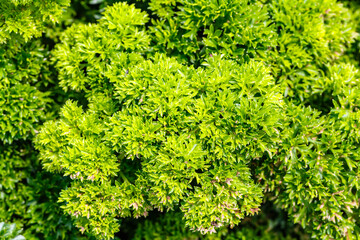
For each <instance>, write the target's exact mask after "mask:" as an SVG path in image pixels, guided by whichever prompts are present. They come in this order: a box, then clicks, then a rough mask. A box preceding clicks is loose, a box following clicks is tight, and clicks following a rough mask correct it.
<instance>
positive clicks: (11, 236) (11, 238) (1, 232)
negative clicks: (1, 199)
mask: <svg viewBox="0 0 360 240" xmlns="http://www.w3.org/2000/svg"><path fill="white" fill-rule="evenodd" d="M20 233H21V230H18V229H17V228H16V224H15V223H13V224H8V223H4V222H0V237H1V239H4V240H24V239H25V238H24V237H23V236H22V235H19V234H20Z"/></svg>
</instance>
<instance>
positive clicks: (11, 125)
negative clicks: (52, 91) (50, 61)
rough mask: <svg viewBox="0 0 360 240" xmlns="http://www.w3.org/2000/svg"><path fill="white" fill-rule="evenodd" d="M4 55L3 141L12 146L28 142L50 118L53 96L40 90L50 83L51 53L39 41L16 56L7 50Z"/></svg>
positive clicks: (0, 75) (0, 78)
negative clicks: (45, 67)
mask: <svg viewBox="0 0 360 240" xmlns="http://www.w3.org/2000/svg"><path fill="white" fill-rule="evenodd" d="M0 53H1V55H0V65H1V70H0V113H1V114H0V140H1V141H3V142H4V143H11V142H12V141H14V140H19V139H28V138H29V137H30V136H32V135H33V134H34V133H35V132H36V127H37V126H38V124H40V123H41V122H42V121H44V120H46V119H47V118H48V117H49V116H47V114H44V110H45V109H47V108H48V107H49V103H50V102H51V99H50V98H49V97H48V96H49V93H43V92H40V91H39V88H42V87H43V86H46V85H48V84H49V81H48V77H49V74H48V73H46V71H43V67H44V66H46V65H45V64H46V63H45V64H44V63H43V61H44V60H45V61H46V57H47V55H48V53H47V51H45V50H44V49H43V48H41V47H39V43H38V42H33V43H29V44H27V45H25V46H23V47H22V49H21V50H20V51H18V52H17V53H16V54H15V55H14V56H13V55H12V52H11V51H7V49H3V50H0ZM41 73H42V74H41Z"/></svg>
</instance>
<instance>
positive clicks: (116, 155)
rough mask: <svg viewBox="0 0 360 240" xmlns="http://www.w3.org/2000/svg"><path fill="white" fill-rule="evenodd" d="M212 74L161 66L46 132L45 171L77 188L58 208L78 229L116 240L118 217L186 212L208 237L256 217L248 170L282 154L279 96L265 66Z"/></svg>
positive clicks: (138, 73)
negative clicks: (255, 161)
mask: <svg viewBox="0 0 360 240" xmlns="http://www.w3.org/2000/svg"><path fill="white" fill-rule="evenodd" d="M204 65H205V67H204V68H199V69H194V68H191V67H186V66H183V65H181V64H179V63H178V62H177V61H176V60H174V59H168V58H166V57H163V56H156V57H155V58H154V60H153V61H143V62H141V63H139V64H138V65H135V66H133V67H132V68H131V70H130V71H129V72H128V74H123V75H122V76H117V77H116V78H114V79H113V80H110V81H113V82H114V87H115V89H114V97H113V99H111V98H110V97H106V96H104V95H100V96H96V97H94V98H92V99H90V104H89V109H88V110H87V111H86V112H84V111H83V110H82V108H81V107H78V106H77V105H76V104H75V103H74V102H71V101H69V102H67V104H66V105H65V107H64V108H63V110H62V112H61V119H60V121H56V122H54V121H53V122H48V123H46V124H45V126H44V128H43V129H42V131H41V133H40V134H39V135H38V137H37V141H36V142H37V148H38V149H39V150H40V152H41V159H42V160H43V164H44V167H45V168H46V169H48V170H50V171H61V172H63V173H64V175H65V176H68V175H69V176H70V177H71V178H72V179H74V180H75V181H74V183H73V185H72V187H71V188H69V189H67V190H64V191H63V192H62V195H61V198H60V200H61V201H65V202H67V205H66V206H64V208H65V211H66V212H68V213H71V214H72V215H74V216H76V217H78V219H79V220H78V224H77V225H78V226H80V227H81V228H82V229H86V230H87V229H90V230H91V231H92V232H94V233H95V234H97V235H101V236H102V237H107V238H108V237H109V236H110V237H111V236H112V235H113V233H114V232H116V231H117V229H116V228H117V227H118V225H117V223H116V221H115V219H114V217H116V216H121V217H126V216H131V215H132V216H135V217H138V216H141V215H147V212H148V211H149V210H151V209H154V208H157V209H159V210H160V211H163V210H164V209H172V208H173V207H174V206H177V205H180V206H181V210H182V211H183V212H184V213H185V214H184V218H185V220H186V224H187V225H188V226H189V227H190V228H192V229H195V230H197V231H200V232H202V233H207V232H215V229H216V228H217V227H220V226H223V225H225V226H227V225H236V224H238V223H239V221H240V219H242V218H243V217H244V216H246V215H253V214H254V213H255V212H257V211H258V207H259V204H260V203H261V197H262V193H261V189H260V188H259V186H257V185H254V183H253V182H252V180H251V178H250V171H249V169H248V166H247V165H248V163H249V161H250V159H251V158H254V157H261V156H263V155H264V151H266V152H267V153H268V154H269V155H271V154H272V153H273V152H274V149H273V148H274V144H275V143H276V142H277V141H278V140H277V138H278V136H279V135H278V134H279V132H278V130H276V128H278V127H280V123H279V122H278V121H277V120H278V119H279V118H280V117H281V109H282V102H281V95H280V94H279V93H277V88H276V86H275V85H274V80H273V78H272V77H271V76H270V75H269V74H268V71H269V70H268V69H267V68H266V67H264V65H263V64H261V63H258V62H254V61H252V62H250V63H248V64H245V65H242V66H239V65H237V64H236V63H235V62H232V61H225V60H222V59H221V58H220V57H219V56H214V57H212V58H209V59H208V61H207V62H206V63H204ZM117 109H118V110H117ZM258 129H262V130H260V131H259V130H258ZM243 134H245V135H246V137H245V138H244V137H243V136H244V135H243ZM213 136H217V137H216V138H214V137H213ZM128 159H130V160H128ZM131 162H136V164H134V163H131ZM128 165H130V166H131V165H135V166H134V167H135V168H134V169H133V170H129V169H127V168H129V166H128ZM129 171H134V172H132V173H131V172H130V173H129ZM174 172H176V173H177V174H176V175H174V174H173V173H174ZM128 174H129V175H130V176H129V178H133V179H131V180H128V178H127V176H126V175H128ZM134 174H135V175H134ZM118 176H120V177H118ZM99 194H100V195H99ZM131 213H132V214H131ZM194 216H197V217H194ZM87 219H88V220H87ZM101 219H102V220H101ZM100 220H101V221H100ZM80 223H81V225H80Z"/></svg>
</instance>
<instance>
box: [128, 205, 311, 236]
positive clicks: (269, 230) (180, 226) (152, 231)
mask: <svg viewBox="0 0 360 240" xmlns="http://www.w3.org/2000/svg"><path fill="white" fill-rule="evenodd" d="M277 213H280V212H277ZM181 218H182V217H181V214H180V213H176V212H175V213H174V212H168V213H165V214H161V215H158V216H157V217H155V218H154V217H153V216H150V219H146V220H144V221H143V222H141V223H139V225H138V227H137V229H136V232H135V235H134V237H133V239H134V240H153V239H154V240H160V239H166V240H175V239H190V240H198V239H204V240H221V239H225V240H236V239H241V240H247V239H254V240H260V239H261V240H270V239H273V240H285V239H286V240H291V239H296V238H293V237H292V236H291V234H294V232H295V229H296V228H294V226H283V227H291V228H289V229H285V228H284V229H282V227H281V226H279V225H280V224H279V223H277V222H275V221H273V219H269V216H265V215H262V214H261V215H259V216H257V217H252V218H251V219H250V218H246V219H244V221H243V222H242V223H241V225H240V226H238V227H235V228H233V229H228V228H224V227H222V228H220V229H219V231H218V232H217V233H215V234H207V235H202V234H200V233H199V232H192V231H189V230H188V229H186V228H184V222H183V220H182V219H181ZM277 228H280V229H281V230H285V231H287V232H288V233H286V234H283V233H282V232H281V231H277V230H279V229H277ZM302 237H303V239H305V238H306V236H305V235H303V236H302Z"/></svg>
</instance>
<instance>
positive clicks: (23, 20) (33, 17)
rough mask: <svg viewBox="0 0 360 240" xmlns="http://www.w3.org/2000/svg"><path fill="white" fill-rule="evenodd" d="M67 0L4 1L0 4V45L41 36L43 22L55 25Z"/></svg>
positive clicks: (66, 4) (68, 2) (67, 2)
mask: <svg viewBox="0 0 360 240" xmlns="http://www.w3.org/2000/svg"><path fill="white" fill-rule="evenodd" d="M69 4H70V1H69V0H46V1H45V0H6V1H1V2H0V9H1V15H0V23H1V24H0V44H3V43H6V42H10V44H11V43H15V42H16V40H20V41H25V42H27V41H29V39H31V38H33V37H39V36H41V34H42V32H43V31H44V29H45V28H44V22H52V23H55V22H56V21H57V19H58V16H59V15H60V14H61V13H62V11H63V8H65V7H67V6H68V5H69Z"/></svg>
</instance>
